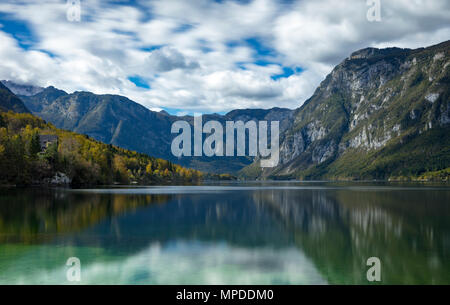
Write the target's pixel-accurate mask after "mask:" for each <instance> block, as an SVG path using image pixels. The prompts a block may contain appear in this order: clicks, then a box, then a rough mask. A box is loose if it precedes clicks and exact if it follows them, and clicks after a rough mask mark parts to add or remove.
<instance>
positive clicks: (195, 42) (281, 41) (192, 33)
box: [0, 0, 450, 115]
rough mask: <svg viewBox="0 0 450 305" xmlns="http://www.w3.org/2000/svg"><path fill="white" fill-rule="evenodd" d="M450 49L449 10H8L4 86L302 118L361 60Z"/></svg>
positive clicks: (27, 2)
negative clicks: (357, 54)
mask: <svg viewBox="0 0 450 305" xmlns="http://www.w3.org/2000/svg"><path fill="white" fill-rule="evenodd" d="M378 3H379V6H378ZM378 7H379V8H380V10H379V12H380V14H379V15H378V14H377V15H376V16H377V17H380V18H379V19H378V20H373V18H368V17H367V15H368V11H369V10H370V14H371V16H375V15H373V14H375V13H374V12H376V9H377V8H378ZM78 12H79V14H78ZM78 16H79V17H80V18H79V19H78ZM449 39H450V1H448V0H395V1H391V0H367V1H366V0H323V1H317V0H298V1H296V0H277V1H275V0H240V1H238V0H191V1H186V0H163V1H140V0H109V1H106V0H102V1H100V0H71V1H66V0H1V2H0V79H7V80H12V81H15V82H18V83H23V84H34V85H38V86H42V87H46V86H50V85H52V86H55V87H57V88H60V89H63V90H65V91H67V92H73V91H82V90H84V91H91V92H94V93H97V94H120V95H124V96H127V97H128V98H130V99H132V100H134V101H135V102H138V103H140V104H142V105H144V106H146V107H148V108H149V109H152V110H163V109H164V110H166V111H168V112H170V113H172V114H178V115H182V114H188V113H194V112H196V113H199V112H200V113H212V112H217V113H225V112H227V111H230V110H232V109H238V108H264V109H268V108H272V107H285V108H291V109H294V108H297V107H299V106H301V105H302V103H303V102H304V101H305V100H306V99H308V98H309V97H310V96H311V95H312V94H313V92H314V90H315V88H316V87H317V86H318V85H319V84H320V82H321V81H322V80H323V79H324V78H325V76H326V75H327V74H328V73H330V72H331V71H332V69H333V67H334V66H335V65H337V64H339V63H340V62H341V61H342V60H344V59H345V58H346V57H348V56H349V55H350V54H351V53H352V52H354V51H356V50H359V49H362V48H366V47H380V48H382V47H392V46H396V47H404V48H417V47H425V46H429V45H433V44H437V43H440V42H443V41H446V40H449Z"/></svg>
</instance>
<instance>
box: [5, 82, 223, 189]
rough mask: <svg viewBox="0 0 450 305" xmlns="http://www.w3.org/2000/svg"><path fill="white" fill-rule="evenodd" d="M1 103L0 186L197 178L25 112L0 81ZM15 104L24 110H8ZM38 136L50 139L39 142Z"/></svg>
mask: <svg viewBox="0 0 450 305" xmlns="http://www.w3.org/2000/svg"><path fill="white" fill-rule="evenodd" d="M0 105H1V106H2V108H0V110H3V109H5V110H8V111H0V185H31V184H39V185H42V184H44V185H47V184H69V183H70V184H71V185H72V186H81V185H111V184H112V183H122V184H130V183H133V184H137V183H139V184H152V183H158V184H161V183H171V182H176V183H186V182H189V183H190V182H198V181H199V180H200V179H202V176H203V173H201V172H199V171H196V170H192V169H187V168H183V167H181V166H179V165H176V164H173V163H171V162H168V161H166V160H163V159H157V158H154V157H150V156H148V155H145V154H140V153H137V152H135V151H130V150H127V149H123V148H120V147H117V146H113V145H107V144H105V143H101V142H99V141H95V140H93V139H91V138H89V137H87V136H85V135H80V134H76V133H73V132H70V131H66V130H61V129H58V128H55V126H53V125H52V124H49V123H47V122H45V121H44V120H42V119H41V118H38V117H36V116H34V115H32V114H31V113H29V112H28V110H27V109H26V108H25V106H23V103H22V102H21V100H20V99H19V98H18V97H17V96H15V95H14V93H12V92H11V91H10V90H9V89H7V88H4V86H3V84H2V83H0ZM4 105H6V106H8V107H3V106H4ZM15 109H19V110H26V111H21V112H24V113H17V112H14V111H11V110H15ZM43 136H46V137H47V139H48V138H49V136H50V137H52V138H53V139H55V140H54V141H53V142H50V143H47V145H46V146H44V147H43V146H42V139H43ZM208 178H210V179H211V178H212V179H218V178H224V179H227V178H229V177H218V176H214V175H213V176H208Z"/></svg>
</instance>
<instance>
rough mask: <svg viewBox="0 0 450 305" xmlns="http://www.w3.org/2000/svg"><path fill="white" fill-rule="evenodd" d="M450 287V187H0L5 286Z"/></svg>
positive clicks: (0, 265)
mask: <svg viewBox="0 0 450 305" xmlns="http://www.w3.org/2000/svg"><path fill="white" fill-rule="evenodd" d="M69 257H78V258H79V259H80V261H81V283H82V284H368V283H369V282H368V281H367V279H366V272H367V270H368V268H369V267H367V266H366V261H367V259H368V258H369V257H378V258H379V259H380V260H381V277H382V282H381V283H382V284H450V187H448V186H439V185H411V184H406V185H403V184H402V185H401V184H382V183H379V184H373V183H372V184H366V183H352V184H348V183H320V182H317V183H299V182H282V183H281V182H280V183H229V184H220V185H213V184H210V185H202V186H161V187H145V188H144V187H139V188H112V189H88V190H71V189H51V190H48V189H47V190H42V189H27V190H23V189H0V284H70V282H68V281H67V279H66V272H67V270H68V267H67V266H66V265H65V264H66V261H67V259H68V258H69Z"/></svg>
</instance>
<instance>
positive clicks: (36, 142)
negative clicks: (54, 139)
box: [28, 131, 41, 158]
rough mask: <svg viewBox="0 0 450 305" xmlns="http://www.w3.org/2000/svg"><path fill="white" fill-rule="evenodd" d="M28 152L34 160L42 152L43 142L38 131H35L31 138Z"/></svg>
mask: <svg viewBox="0 0 450 305" xmlns="http://www.w3.org/2000/svg"><path fill="white" fill-rule="evenodd" d="M28 151H29V152H30V156H31V157H32V158H36V156H37V154H38V153H40V152H41V142H40V139H39V133H38V132H37V131H35V132H34V133H33V134H32V136H31V140H30V144H29V150H28Z"/></svg>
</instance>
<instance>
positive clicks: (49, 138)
mask: <svg viewBox="0 0 450 305" xmlns="http://www.w3.org/2000/svg"><path fill="white" fill-rule="evenodd" d="M39 142H40V144H41V151H42V152H44V151H45V150H46V149H47V147H49V146H50V145H51V144H53V143H58V136H55V135H40V136H39Z"/></svg>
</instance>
